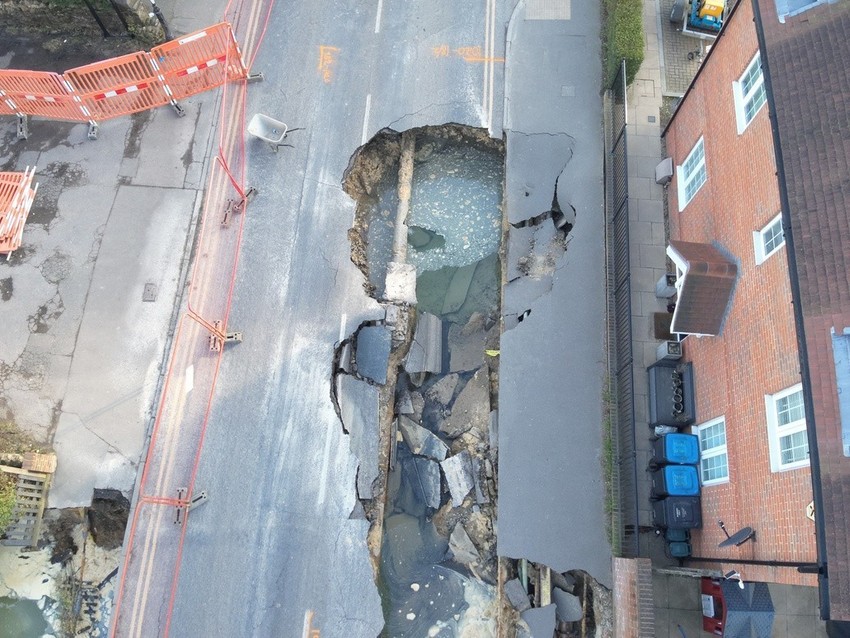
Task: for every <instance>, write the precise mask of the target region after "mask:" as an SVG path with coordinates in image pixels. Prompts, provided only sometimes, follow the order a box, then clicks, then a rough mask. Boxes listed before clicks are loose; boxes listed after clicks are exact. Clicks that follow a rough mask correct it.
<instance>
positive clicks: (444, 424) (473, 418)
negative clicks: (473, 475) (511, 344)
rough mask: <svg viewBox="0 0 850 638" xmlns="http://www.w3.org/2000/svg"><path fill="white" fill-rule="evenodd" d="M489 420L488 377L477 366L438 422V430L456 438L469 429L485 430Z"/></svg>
mask: <svg viewBox="0 0 850 638" xmlns="http://www.w3.org/2000/svg"><path fill="white" fill-rule="evenodd" d="M489 420H490V378H489V374H488V371H487V368H479V369H478V370H477V371H476V372H475V374H474V375H473V377H472V378H471V379H470V380H469V381H467V383H466V385H465V386H464V387H463V390H461V391H460V394H458V396H457V399H455V401H454V404H452V408H451V414H449V415H448V417H447V418H446V419H445V420H443V421H441V422H440V425H439V427H440V431H441V432H443V433H445V434H446V436H448V437H450V438H453V439H454V438H457V437H459V436H460V435H461V434H463V433H464V432H468V431H469V430H470V429H475V430H476V431H481V432H486V431H487V425H488V423H489Z"/></svg>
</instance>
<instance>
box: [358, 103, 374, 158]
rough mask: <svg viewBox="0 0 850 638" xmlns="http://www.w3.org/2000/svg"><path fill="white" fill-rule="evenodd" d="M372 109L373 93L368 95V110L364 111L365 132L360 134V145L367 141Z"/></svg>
mask: <svg viewBox="0 0 850 638" xmlns="http://www.w3.org/2000/svg"><path fill="white" fill-rule="evenodd" d="M371 110H372V94H371V93H370V94H369V95H367V96H366V111H365V112H364V113H363V134H362V135H361V136H360V145H361V146H362V145H363V144H365V143H366V136H367V135H368V134H369V111H371Z"/></svg>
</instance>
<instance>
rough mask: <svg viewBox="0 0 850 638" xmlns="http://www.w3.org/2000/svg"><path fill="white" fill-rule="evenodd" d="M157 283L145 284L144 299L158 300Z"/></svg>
mask: <svg viewBox="0 0 850 638" xmlns="http://www.w3.org/2000/svg"><path fill="white" fill-rule="evenodd" d="M156 292H157V290H156V284H145V291H144V292H143V293H142V301H156Z"/></svg>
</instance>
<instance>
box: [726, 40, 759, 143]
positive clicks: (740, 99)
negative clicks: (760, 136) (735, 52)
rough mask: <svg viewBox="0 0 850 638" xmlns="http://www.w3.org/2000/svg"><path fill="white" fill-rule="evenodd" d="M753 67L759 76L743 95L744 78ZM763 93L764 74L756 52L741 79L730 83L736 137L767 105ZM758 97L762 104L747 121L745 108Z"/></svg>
mask: <svg viewBox="0 0 850 638" xmlns="http://www.w3.org/2000/svg"><path fill="white" fill-rule="evenodd" d="M754 66H758V67H759V75H758V78H757V79H756V81H755V83H754V84H753V86H751V87H750V90H749V91H747V93H746V94H745V93H744V78H745V77H746V76H747V74H748V73H750V72H751V71H752V70H753V67H754ZM764 91H765V87H764V73H763V72H762V71H761V53H760V52H759V51H756V54H755V55H754V56H753V59H752V60H750V63H749V64H748V65H747V68H746V69H744V72H743V73H742V74H741V77H740V78H738V80H737V81H735V82H732V96H733V98H734V100H735V120H736V122H737V124H738V135H740V134H741V133H743V132H744V131H745V130H746V129H747V127H748V126H749V125H750V123H751V122H752V121H753V120H754V119H756V115H758V112H759V111H761V110H762V108H763V107H764V105H765V104H767V96H766V95H765V93H764ZM759 95H761V100H762V102H761V104H759V105H758V108H756V110H755V111H753V114H752V116H751V117H750V119H747V107H748V106H749V105H750V104H752V102H753V100H755V99H758V97H759Z"/></svg>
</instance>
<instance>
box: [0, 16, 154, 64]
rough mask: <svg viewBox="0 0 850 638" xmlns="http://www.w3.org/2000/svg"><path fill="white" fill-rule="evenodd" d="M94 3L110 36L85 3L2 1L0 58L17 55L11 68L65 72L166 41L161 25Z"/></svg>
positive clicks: (12, 61)
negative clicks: (105, 32) (143, 21)
mask: <svg viewBox="0 0 850 638" xmlns="http://www.w3.org/2000/svg"><path fill="white" fill-rule="evenodd" d="M91 4H92V6H93V7H94V11H95V13H96V14H97V16H98V18H99V19H100V21H101V22H102V23H103V26H104V28H105V29H106V31H107V33H109V34H110V37H105V36H104V33H103V31H102V30H101V27H100V26H99V25H98V23H97V21H96V20H95V18H94V16H93V15H92V13H91V12H90V11H89V9H88V7H86V4H85V2H83V1H82V0H63V1H62V2H56V1H55V0H0V24H2V25H3V26H2V27H0V56H4V55H7V54H10V53H12V54H14V55H12V59H11V61H10V63H9V67H10V68H13V69H31V70H33V71H54V72H57V73H61V72H63V71H66V70H68V69H71V68H74V67H76V66H81V65H84V64H89V63H91V62H96V61H98V60H104V59H106V58H110V57H115V56H119V55H123V54H125V53H130V52H132V51H139V50H142V49H146V48H150V46H151V45H152V44H156V43H157V42H161V41H162V40H161V38H162V35H161V34H162V30H161V29H160V28H159V27H158V26H153V25H148V24H147V23H145V24H143V23H142V22H141V21H140V20H139V17H138V16H137V15H136V14H134V13H133V12H131V11H129V10H128V9H126V8H123V9H122V10H121V14H120V16H119V14H118V13H117V12H116V9H114V8H113V6H112V5H111V4H110V3H109V2H108V0H92V1H91ZM122 20H123V21H122ZM125 23H126V27H125Z"/></svg>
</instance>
